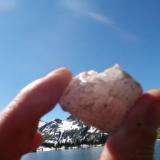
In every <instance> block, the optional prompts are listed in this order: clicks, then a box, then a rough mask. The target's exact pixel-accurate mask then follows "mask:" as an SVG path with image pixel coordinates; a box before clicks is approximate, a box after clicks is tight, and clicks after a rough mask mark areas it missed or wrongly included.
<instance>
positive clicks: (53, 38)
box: [0, 0, 160, 121]
mask: <svg viewBox="0 0 160 160" xmlns="http://www.w3.org/2000/svg"><path fill="white" fill-rule="evenodd" d="M159 7H160V1H158V0H153V1H149V0H141V1H139V0H134V1H128V0H121V1H120V0H101V1H97V0H34V1H31V0H27V1H26V0H0V74H1V78H0V110H3V109H4V107H5V106H6V105H7V104H8V103H9V101H10V100H12V98H13V97H14V96H15V95H16V94H17V93H18V91H19V90H20V89H21V88H23V87H24V86H25V85H26V84H28V83H29V82H31V81H33V80H34V79H36V78H39V77H41V76H43V75H45V74H47V73H48V72H49V71H51V70H53V69H56V68H58V67H61V66H66V67H68V68H69V69H70V70H71V71H72V72H73V74H74V75H76V74H78V73H79V72H81V71H84V70H90V69H94V70H97V71H103V70H104V69H105V68H107V67H110V66H112V65H113V64H115V63H118V64H120V65H121V66H122V67H123V68H124V69H125V70H127V71H128V72H129V73H131V74H132V75H133V76H134V77H135V78H136V79H137V80H138V81H140V82H141V84H142V86H143V88H144V90H145V91H146V90H148V89H152V88H159V87H160V53H159V52H160V29H159V28H160V19H159V15H160V10H159ZM66 116H68V114H67V113H63V112H62V111H61V109H60V108H59V107H57V108H56V109H55V110H54V111H52V112H51V113H49V114H48V115H47V116H45V117H43V120H45V121H49V120H52V119H54V118H62V119H64V118H65V117H66Z"/></svg>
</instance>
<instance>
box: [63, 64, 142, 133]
mask: <svg viewBox="0 0 160 160" xmlns="http://www.w3.org/2000/svg"><path fill="white" fill-rule="evenodd" d="M142 92H143V90H142V88H141V86H140V84H139V83H138V82H137V81H135V80H134V79H133V78H132V77H131V76H130V75H129V74H127V73H126V72H125V71H123V70H122V69H121V68H120V67H119V66H117V65H115V66H113V67H112V68H109V69H107V70H105V71H104V72H101V73H97V72H95V71H89V72H83V73H80V74H79V75H77V76H76V77H74V78H73V80H72V81H71V83H70V84H69V86H68V87H67V89H66V90H65V92H64V94H63V96H62V98H61V99H60V105H61V106H62V108H63V109H64V110H65V111H68V112H70V113H71V114H73V115H74V116H76V117H78V118H79V119H81V120H82V121H84V122H85V123H87V124H88V125H93V126H95V127H97V128H99V129H101V130H103V131H105V132H108V133H112V132H113V131H115V130H116V129H117V128H118V127H119V126H120V125H121V123H122V122H123V121H124V117H125V116H126V114H127V112H128V111H129V110H130V108H131V107H132V106H133V105H134V103H135V102H136V101H137V99H138V98H139V97H140V96H141V95H142Z"/></svg>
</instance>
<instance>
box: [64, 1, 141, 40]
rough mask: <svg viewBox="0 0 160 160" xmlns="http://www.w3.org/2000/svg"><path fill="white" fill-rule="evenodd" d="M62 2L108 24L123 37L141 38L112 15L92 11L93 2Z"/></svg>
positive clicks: (82, 13) (74, 9)
mask: <svg viewBox="0 0 160 160" xmlns="http://www.w3.org/2000/svg"><path fill="white" fill-rule="evenodd" d="M62 2H63V4H64V5H65V6H66V7H67V8H69V9H70V10H73V11H75V12H77V13H79V14H81V15H82V16H85V17H88V18H90V19H92V20H94V21H96V22H98V23H101V24H103V25H106V26H107V27H108V28H110V29H112V30H114V31H115V32H117V33H118V34H119V35H120V36H121V37H123V38H124V39H126V40H127V41H130V42H137V41H139V39H140V38H139V37H138V36H137V35H135V34H132V33H130V32H128V31H126V30H125V29H123V28H120V27H119V26H118V24H117V23H116V22H115V21H114V20H113V19H112V18H111V17H109V16H107V15H103V14H101V13H98V12H95V11H92V10H91V9H90V5H91V4H88V3H87V1H86V0H85V1H84V0H62Z"/></svg>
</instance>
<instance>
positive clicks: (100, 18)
mask: <svg viewBox="0 0 160 160" xmlns="http://www.w3.org/2000/svg"><path fill="white" fill-rule="evenodd" d="M86 15H88V17H90V18H92V19H94V20H96V21H98V22H100V23H104V24H106V25H109V26H110V27H113V26H114V22H113V20H112V19H111V18H110V17H108V16H104V15H102V14H99V13H96V12H88V13H87V14H86Z"/></svg>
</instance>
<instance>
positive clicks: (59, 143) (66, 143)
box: [39, 115, 108, 148]
mask: <svg viewBox="0 0 160 160" xmlns="http://www.w3.org/2000/svg"><path fill="white" fill-rule="evenodd" d="M40 123H41V122H40ZM41 124H42V123H41ZM39 131H40V132H41V134H42V135H43V137H44V142H43V144H42V146H44V147H53V148H60V147H65V148H67V147H77V146H81V145H99V144H104V143H105V141H106V139H107V137H108V134H107V133H104V132H102V131H100V130H98V129H96V128H95V127H92V126H88V125H86V124H85V123H84V122H82V121H81V120H79V119H77V118H75V117H74V116H72V115H71V116H69V117H68V118H67V119H66V120H61V119H55V120H53V121H50V122H48V123H43V125H39Z"/></svg>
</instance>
